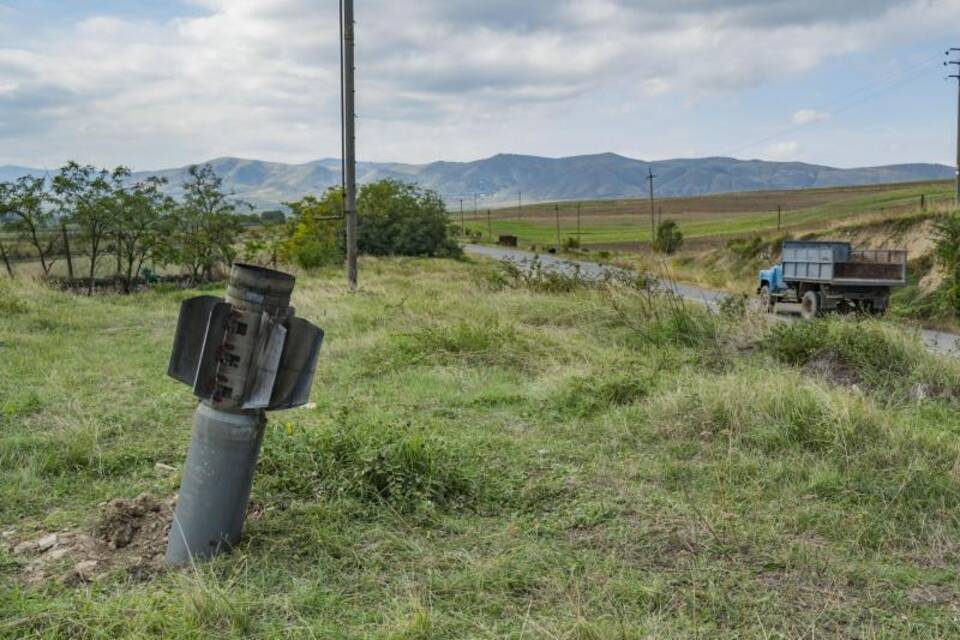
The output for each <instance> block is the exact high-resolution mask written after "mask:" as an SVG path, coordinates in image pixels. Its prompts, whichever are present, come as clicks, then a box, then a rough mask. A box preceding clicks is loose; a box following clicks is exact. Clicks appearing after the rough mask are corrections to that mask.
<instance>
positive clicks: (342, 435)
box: [260, 412, 479, 512]
mask: <svg viewBox="0 0 960 640" xmlns="http://www.w3.org/2000/svg"><path fill="white" fill-rule="evenodd" d="M474 464H475V463H470V462H469V461H468V456H467V455H466V454H465V453H464V452H463V451H461V450H459V449H458V448H457V447H456V446H455V445H454V443H452V442H448V441H444V440H442V439H440V438H438V437H436V436H433V435H430V434H428V433H425V432H423V431H420V430H418V429H417V428H415V427H414V426H413V425H411V424H409V423H398V422H384V421H382V420H377V419H367V418H365V417H363V416H349V415H348V414H347V413H345V412H344V413H341V414H340V415H339V416H338V419H337V421H336V422H335V423H334V424H333V425H331V426H330V427H328V428H326V429H298V428H289V429H286V430H284V429H274V430H272V433H271V434H270V437H269V438H267V439H266V442H265V444H264V453H263V458H262V460H261V463H260V473H261V474H262V478H263V485H264V487H265V488H266V489H267V490H269V491H272V492H276V493H279V494H281V495H286V496H291V497H295V498H298V499H301V500H310V499H316V498H318V497H321V496H327V497H332V496H348V497H351V498H355V499H358V500H361V501H366V502H373V503H375V504H379V503H381V502H384V503H387V504H389V505H391V506H392V507H393V508H395V509H397V510H398V511H402V512H411V511H423V510H426V511H430V510H432V509H434V508H438V509H447V508H454V507H456V506H462V505H463V504H465V503H467V502H469V501H471V500H474V499H476V498H477V497H478V496H479V491H478V486H477V484H476V478H475V475H476V471H475V470H474V469H473V465H474Z"/></svg>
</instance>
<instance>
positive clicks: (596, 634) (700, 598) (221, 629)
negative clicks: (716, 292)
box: [0, 259, 960, 639]
mask: <svg viewBox="0 0 960 640" xmlns="http://www.w3.org/2000/svg"><path fill="white" fill-rule="evenodd" d="M342 280H343V277H342V273H340V272H339V270H328V271H320V272H317V273H313V274H309V275H301V277H300V280H299V283H298V289H297V291H296V292H295V295H294V300H293V303H294V304H295V305H296V307H297V310H298V311H297V313H298V315H301V316H303V317H305V318H308V319H310V320H312V321H314V322H316V323H317V324H318V325H320V326H322V327H323V328H324V329H325V330H326V331H327V341H326V343H325V345H324V350H323V353H322V357H321V363H320V369H319V370H318V375H317V378H316V382H315V385H314V392H313V400H314V402H315V406H314V407H312V408H306V409H301V410H297V411H292V412H287V413H279V414H275V415H273V416H272V420H271V425H270V426H269V427H268V432H267V435H266V439H265V445H264V452H263V456H262V459H261V462H260V465H259V468H258V475H257V479H256V481H255V485H254V494H253V502H252V505H253V506H252V509H251V513H250V517H249V520H248V527H247V535H246V537H245V540H244V542H243V543H242V544H241V546H240V547H239V548H238V549H236V550H235V551H234V553H232V554H230V555H228V556H226V557H222V558H220V559H218V560H216V561H215V562H212V563H210V564H207V565H203V566H199V567H196V568H194V569H188V570H184V571H164V570H163V569H162V568H161V567H160V565H159V563H158V559H157V554H158V553H162V544H163V536H162V535H158V532H159V533H160V534H162V526H159V527H158V522H159V525H162V524H163V518H164V517H169V516H168V515H165V514H168V505H169V503H170V501H171V500H172V498H173V497H174V496H175V494H176V491H177V486H178V482H179V478H178V473H179V471H178V470H179V468H180V465H182V463H183V460H184V456H185V451H186V445H187V442H188V439H189V435H190V433H189V431H190V427H189V424H190V417H191V414H192V411H193V409H194V406H195V401H194V399H193V398H192V396H191V395H190V393H189V391H188V390H187V389H185V388H184V387H183V386H182V385H180V384H178V383H176V382H174V381H173V380H170V379H167V378H166V377H164V372H165V370H166V362H167V357H168V355H169V349H170V345H171V340H172V335H173V331H174V327H175V323H176V316H177V307H178V304H179V302H180V300H182V299H183V298H185V297H187V296H190V295H194V294H196V293H197V292H188V291H175V290H164V289H158V290H154V291H150V292H144V293H140V294H135V295H132V296H126V297H123V296H114V297H93V298H87V297H84V296H74V295H69V294H66V293H61V292H55V291H51V290H49V289H45V288H42V287H40V286H39V285H36V284H32V283H29V282H25V281H17V282H10V281H8V280H0V371H2V375H0V535H2V536H3V538H2V540H0V638H11V639H13V638H16V639H21V638H91V639H92V638H126V637H130V638H172V637H175V638H198V639H199V638H275V637H289V638H330V637H332V638H451V639H454V638H456V639H462V638H505V637H507V638H517V639H519V638H648V637H709V638H731V639H732V638H770V637H803V636H816V637H821V636H830V637H871V638H906V637H909V638H942V637H951V636H955V635H957V634H960V622H958V618H957V607H958V606H960V578H958V576H960V572H958V563H960V547H958V543H957V540H960V515H958V514H960V476H958V474H957V472H956V470H957V468H958V465H960V444H958V442H960V441H958V438H957V434H958V433H960V417H958V415H960V414H958V412H957V411H956V406H957V404H958V402H960V363H958V362H956V361H954V360H950V359H944V358H939V357H936V356H933V355H929V354H927V353H926V352H925V351H924V350H923V348H922V346H920V344H919V343H918V342H917V340H916V338H915V336H913V335H912V334H910V333H909V332H906V331H903V330H901V329H898V328H896V327H895V326H893V325H889V324H886V323H882V322H877V321H857V320H840V319H828V320H823V321H818V322H816V323H810V324H805V323H790V324H787V323H771V324H768V322H767V319H766V318H765V317H762V316H753V315H750V314H749V313H746V312H744V310H743V309H738V308H736V307H731V308H728V309H726V310H725V311H724V313H723V314H720V315H710V314H708V313H707V312H706V311H705V310H704V309H702V308H700V307H697V306H683V305H678V304H677V303H676V302H675V301H673V300H670V299H661V298H659V297H657V296H654V295H653V294H651V293H650V292H648V291H646V290H645V289H643V288H642V287H640V286H639V285H637V284H636V283H631V282H622V283H611V284H609V285H606V286H602V287H596V286H586V285H584V284H582V283H577V282H573V281H569V280H564V279H549V278H548V279H538V278H536V277H529V278H525V277H523V274H516V273H511V272H509V271H507V270H505V269H504V268H503V267H501V266H499V265H495V264H492V263H487V262H483V261H470V260H465V261H448V260H426V259H364V260H363V261H362V263H361V281H362V291H361V292H360V293H359V294H355V295H354V294H349V293H347V291H346V288H345V286H344V285H343V282H342ZM205 291H206V292H208V293H219V291H220V287H211V288H208V289H206V290H205ZM141 494H146V497H144V498H143V499H142V500H141V502H140V503H138V504H148V505H153V506H152V507H150V508H148V509H141V511H139V512H135V511H132V510H131V511H128V512H125V513H127V515H128V516H130V517H131V518H134V517H135V518H141V520H144V519H145V521H140V520H138V521H136V524H137V525H138V526H140V525H142V527H141V528H139V529H137V528H134V529H133V533H131V534H130V540H126V541H125V542H124V545H121V548H119V549H115V550H112V549H110V548H109V546H108V545H106V543H105V542H103V537H104V536H112V535H113V530H112V529H111V525H112V524H116V522H115V516H116V515H117V506H116V505H115V504H114V505H113V506H110V505H107V506H104V503H107V502H108V501H112V500H115V499H118V498H119V499H125V500H131V499H134V498H135V497H137V496H139V495H141ZM111 509H113V511H111ZM137 513H140V515H139V516H137V515H136V514H137ZM144 514H145V515H144ZM50 533H56V534H58V536H59V537H60V539H61V540H76V539H81V538H83V536H87V537H89V538H91V539H92V541H91V542H89V544H90V545H93V546H94V547H95V549H96V553H97V554H99V555H97V556H96V557H97V564H96V565H95V566H93V567H92V568H91V567H90V566H89V565H88V567H87V571H86V572H85V573H83V574H82V575H81V574H77V572H76V570H75V567H76V565H77V563H79V562H84V561H88V557H89V554H90V553H92V552H91V548H88V547H84V546H83V545H75V546H70V545H66V544H65V545H64V546H63V547H62V550H63V551H64V553H63V554H62V555H61V554H59V553H58V555H57V557H56V558H54V557H53V556H52V555H50V554H51V553H52V552H48V554H37V553H36V552H35V551H26V552H23V551H21V552H19V553H15V552H14V549H15V548H16V547H17V545H19V544H20V543H21V542H23V541H32V540H36V539H38V538H40V537H41V536H45V535H46V534H50ZM138 536H139V537H138ZM144 537H145V539H144ZM112 539H115V538H112ZM58 549H61V547H54V551H56V550H58Z"/></svg>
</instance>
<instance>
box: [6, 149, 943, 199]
mask: <svg viewBox="0 0 960 640" xmlns="http://www.w3.org/2000/svg"><path fill="white" fill-rule="evenodd" d="M210 164H211V165H213V167H214V169H215V170H216V172H217V174H218V175H220V176H221V177H222V178H223V179H224V185H225V186H226V188H227V189H228V190H230V191H231V192H232V193H234V194H235V195H236V196H237V197H239V198H242V199H244V200H246V201H248V202H250V203H252V204H253V205H255V206H256V207H257V208H259V209H267V208H273V207H277V206H279V204H280V203H281V202H284V201H290V200H296V199H298V198H301V197H303V196H304V195H307V194H311V193H314V194H316V193H321V192H323V191H324V190H325V189H326V188H328V187H330V186H333V185H336V184H339V182H340V161H339V160H336V159H325V160H315V161H313V162H308V163H305V164H283V163H279V162H265V161H261V160H243V159H240V158H217V159H216V160H211V161H210ZM651 168H652V169H653V172H654V174H656V176H657V179H656V183H655V185H656V193H657V195H658V196H695V195H707V194H712V193H727V192H735V191H763V190H771V189H805V188H813V187H839V186H858V185H871V184H883V183H892V182H914V181H924V180H945V179H949V178H952V177H953V176H954V169H953V168H951V167H947V166H944V165H938V164H899V165H889V166H881V167H863V168H857V169H837V168H835V167H828V166H822V165H814V164H806V163H802V162H767V161H764V160H737V159H734V158H692V159H677V160H660V161H656V162H646V161H643V160H635V159H632V158H627V157H624V156H620V155H617V154H614V153H603V154H596V155H585V156H573V157H569V158H543V157H538V156H525V155H510V154H499V155H496V156H493V157H491V158H486V159H483V160H476V161H473V162H432V163H430V164H422V165H414V164H402V163H391V162H382V163H381V162H361V163H359V164H358V166H357V174H358V179H359V181H360V182H361V183H365V182H371V181H374V180H379V179H382V178H395V179H399V180H405V181H409V182H418V183H420V184H421V185H423V186H425V187H428V188H430V189H434V190H436V191H438V192H439V193H440V194H441V195H442V196H443V197H444V199H446V201H447V203H448V205H449V206H451V208H452V207H453V206H454V205H455V203H456V202H457V201H458V200H459V199H460V198H464V199H465V200H466V201H467V202H468V206H469V207H471V208H472V206H473V194H477V196H478V197H479V199H480V203H481V206H497V205H506V204H512V203H515V202H516V201H517V193H518V192H522V193H523V201H524V202H528V203H532V202H545V201H553V200H588V199H607V198H627V197H636V196H645V195H647V194H648V192H647V178H646V176H647V173H648V170H649V169H651ZM27 173H30V174H33V175H43V171H40V170H37V169H29V168H24V167H0V180H10V179H12V178H14V177H16V176H18V175H24V174H27ZM186 174H187V167H180V168H176V169H163V170H159V171H145V172H140V173H137V174H135V176H136V177H137V178H143V177H146V176H149V175H158V176H164V177H166V178H167V179H168V180H169V181H170V184H171V185H172V190H173V191H176V190H177V189H178V185H180V184H181V183H182V182H183V181H184V179H185V177H186Z"/></svg>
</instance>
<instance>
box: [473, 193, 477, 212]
mask: <svg viewBox="0 0 960 640" xmlns="http://www.w3.org/2000/svg"><path fill="white" fill-rule="evenodd" d="M473 217H474V218H476V217H477V194H473Z"/></svg>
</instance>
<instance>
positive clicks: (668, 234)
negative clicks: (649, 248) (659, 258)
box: [653, 220, 683, 255]
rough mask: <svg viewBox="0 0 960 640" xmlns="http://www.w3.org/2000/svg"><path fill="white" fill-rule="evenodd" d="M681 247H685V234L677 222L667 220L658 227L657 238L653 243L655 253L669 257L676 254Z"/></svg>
mask: <svg viewBox="0 0 960 640" xmlns="http://www.w3.org/2000/svg"><path fill="white" fill-rule="evenodd" d="M681 245H683V233H682V232H681V231H680V228H679V227H678V226H677V223H676V222H674V221H673V220H667V221H666V222H661V223H660V224H659V225H658V226H657V237H656V238H655V239H654V241H653V249H654V251H658V252H660V253H666V254H667V255H669V254H672V253H675V252H676V251H677V250H678V249H679V248H680V246H681Z"/></svg>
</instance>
